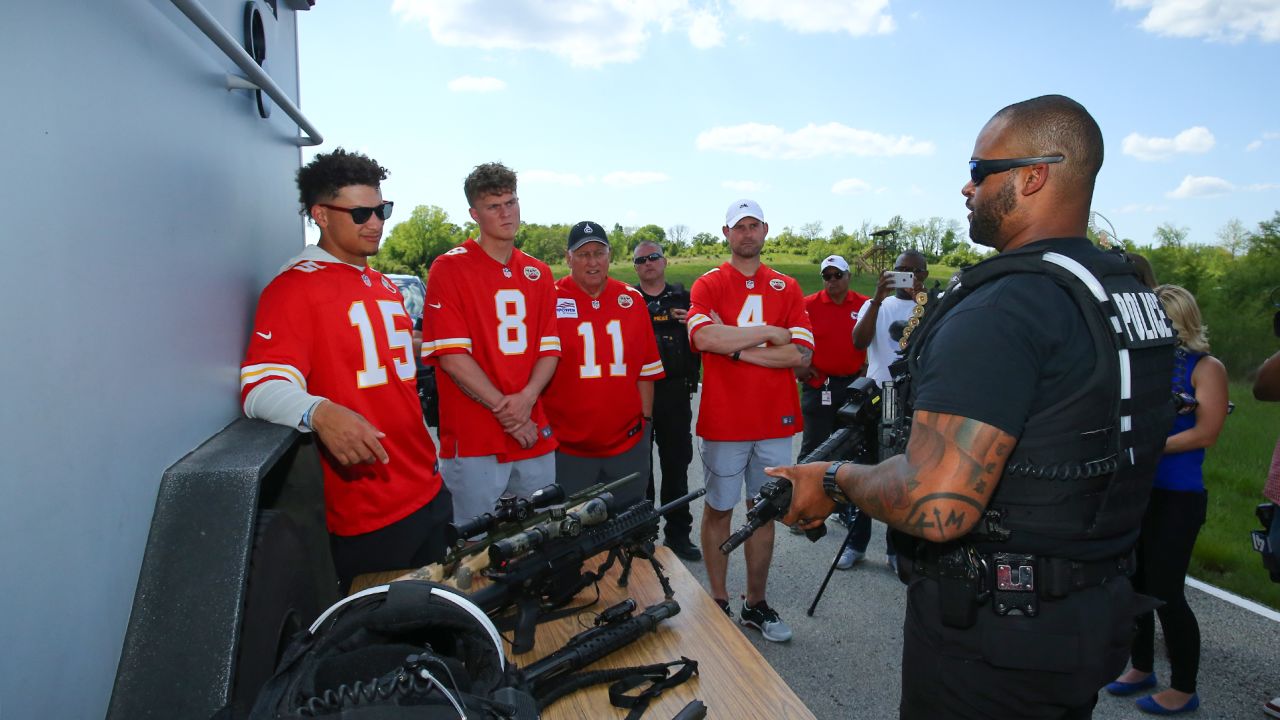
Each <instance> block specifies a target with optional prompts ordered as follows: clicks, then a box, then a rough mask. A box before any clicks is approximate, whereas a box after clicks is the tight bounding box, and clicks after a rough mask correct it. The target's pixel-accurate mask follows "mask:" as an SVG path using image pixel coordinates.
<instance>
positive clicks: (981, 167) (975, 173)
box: [969, 155, 1063, 187]
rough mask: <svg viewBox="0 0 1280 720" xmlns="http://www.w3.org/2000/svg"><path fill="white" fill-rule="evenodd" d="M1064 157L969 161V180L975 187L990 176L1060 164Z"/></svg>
mask: <svg viewBox="0 0 1280 720" xmlns="http://www.w3.org/2000/svg"><path fill="white" fill-rule="evenodd" d="M1062 160H1063V157H1062V156H1061V155H1046V156H1042V157H1024V158H1008V159H1005V160H970V161H969V179H971V180H973V184H974V186H975V187H976V186H978V185H981V184H982V181H983V180H985V179H986V177H987V176H988V175H994V174H996V173H1002V172H1008V171H1010V170H1012V169H1014V168H1020V167H1027V166H1028V165H1039V164H1040V163H1060V162H1062Z"/></svg>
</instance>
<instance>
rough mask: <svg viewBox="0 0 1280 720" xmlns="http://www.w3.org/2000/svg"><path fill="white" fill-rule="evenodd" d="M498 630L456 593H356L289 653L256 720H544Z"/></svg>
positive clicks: (410, 584)
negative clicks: (523, 687) (523, 686)
mask: <svg viewBox="0 0 1280 720" xmlns="http://www.w3.org/2000/svg"><path fill="white" fill-rule="evenodd" d="M517 682H518V674H517V672H516V670H515V668H514V667H512V666H511V665H510V664H509V663H508V662H507V659H506V657H505V656H504V655H503V652H502V640H501V638H500V636H499V635H498V630H497V628H495V627H494V625H493V623H492V622H491V621H490V620H489V618H488V617H487V616H486V615H485V614H484V612H483V611H482V610H480V608H479V607H477V606H476V605H475V604H474V603H472V602H471V601H470V600H468V599H467V598H466V596H464V595H462V594H460V593H458V592H457V591H456V590H454V589H452V588H449V587H445V586H443V585H438V584H436V583H430V582H423V581H401V582H394V583H390V584H388V585H382V586H379V587H375V588H370V589H368V590H365V591H362V592H359V593H356V594H355V595H352V596H351V597H349V598H346V599H344V600H342V601H340V602H338V603H336V604H335V605H333V606H332V607H330V608H329V609H328V610H326V611H325V612H323V613H321V615H320V617H319V618H318V619H317V620H316V621H315V623H314V624H312V626H311V628H310V629H309V630H307V631H306V632H304V633H300V634H299V635H298V636H297V637H296V638H295V639H294V640H293V641H292V642H291V644H290V646H289V648H288V649H287V650H286V651H285V654H284V657H283V658H282V660H281V661H280V665H279V666H278V667H277V669H276V673H275V675H274V676H272V678H271V679H270V680H269V681H268V682H267V684H266V685H265V686H264V687H263V689H262V692H261V694H260V695H259V696H258V700H257V702H256V703H255V705H254V708H253V712H252V714H251V715H250V718H251V720H277V719H281V720H286V719H287V720H292V719H294V718H342V719H343V720H383V719H386V720H392V719H394V718H410V717H412V718H458V717H463V716H464V715H465V717H468V718H489V719H492V718H514V719H517V720H525V719H532V718H537V717H538V712H537V709H536V707H537V706H536V703H535V702H534V701H533V699H532V698H531V697H530V696H529V695H528V694H527V693H524V692H523V691H521V690H520V689H519V688H518V687H517Z"/></svg>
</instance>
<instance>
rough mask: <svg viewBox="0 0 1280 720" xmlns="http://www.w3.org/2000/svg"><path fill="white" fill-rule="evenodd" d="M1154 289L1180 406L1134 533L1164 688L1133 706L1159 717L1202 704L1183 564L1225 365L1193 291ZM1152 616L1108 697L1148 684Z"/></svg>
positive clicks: (1201, 499)
mask: <svg viewBox="0 0 1280 720" xmlns="http://www.w3.org/2000/svg"><path fill="white" fill-rule="evenodd" d="M1156 295H1157V296H1159V298H1160V302H1161V303H1162V304H1163V305H1164V310H1165V313H1167V314H1168V316H1169V319H1170V320H1171V321H1172V322H1173V329H1174V330H1175V331H1177V333H1178V349H1177V360H1176V362H1175V363H1174V369H1173V392H1174V394H1175V395H1176V396H1178V397H1179V399H1180V401H1179V404H1180V406H1181V407H1180V409H1179V410H1178V415H1177V417H1176V419H1175V420H1174V423H1173V428H1172V429H1171V430H1170V431H1169V438H1168V439H1167V440H1166V441H1165V445H1164V456H1163V457H1162V458H1161V460H1160V465H1159V467H1158V469H1157V470H1156V480H1155V486H1154V488H1153V489H1152V491H1151V500H1150V502H1149V503H1148V505H1147V513H1146V515H1145V516H1144V517H1143V520H1142V533H1141V534H1140V535H1139V537H1138V545H1137V555H1138V569H1137V572H1136V573H1135V574H1134V576H1133V585H1134V588H1135V589H1137V591H1138V592H1140V593H1144V594H1146V595H1151V596H1153V597H1155V598H1157V599H1159V600H1163V601H1164V605H1163V606H1161V607H1160V608H1159V609H1158V610H1157V611H1156V614H1158V615H1159V616H1160V627H1161V629H1162V630H1163V631H1164V638H1165V645H1166V646H1167V648H1168V651H1169V670H1170V674H1171V675H1172V677H1170V679H1169V687H1168V688H1166V689H1164V690H1161V691H1160V692H1157V693H1153V694H1151V695H1147V696H1145V697H1142V698H1139V699H1138V701H1137V705H1138V709H1139V710H1142V711H1143V712H1147V713H1154V714H1158V715H1173V714H1178V713H1183V712H1190V711H1192V710H1195V709H1196V708H1197V707H1199V706H1200V696H1199V695H1197V694H1196V676H1197V675H1198V674H1199V669H1200V625H1199V624H1198V623H1197V622H1196V616H1195V614H1194V613H1192V612H1191V607H1190V606H1189V605H1187V599H1186V596H1185V595H1184V594H1183V591H1184V588H1183V585H1184V582H1185V580H1186V575H1187V566H1188V565H1189V564H1190V563H1191V551H1192V549H1193V548H1194V547H1195V544H1196V536H1197V535H1198V534H1199V533H1200V526H1201V525H1203V524H1204V518H1205V508H1206V506H1207V504H1208V494H1207V493H1206V492H1205V487H1204V473H1203V472H1202V468H1201V466H1202V465H1203V464H1204V451H1205V448H1208V447H1211V446H1212V445H1213V444H1214V443H1215V442H1216V441H1217V440H1218V433H1219V432H1221V431H1222V424H1223V421H1225V420H1226V418H1227V370H1226V368H1225V367H1224V366H1223V365H1222V362H1221V361H1220V360H1218V359H1217V358H1215V357H1213V356H1212V355H1210V354H1209V341H1208V336H1207V332H1206V331H1207V328H1205V327H1204V324H1203V322H1202V321H1201V319H1200V308H1199V307H1198V306H1197V305H1196V299H1195V297H1194V296H1193V295H1192V294H1191V293H1189V292H1187V291H1186V290H1185V289H1183V288H1180V287H1178V286H1177V285H1161V286H1160V287H1158V288H1156ZM1154 646H1155V618H1154V617H1153V614H1152V613H1146V614H1145V615H1141V616H1139V617H1138V633H1137V635H1136V636H1135V637H1134V640H1133V649H1132V654H1131V660H1132V665H1133V666H1132V667H1131V668H1130V669H1129V670H1128V671H1126V672H1125V673H1124V674H1123V675H1121V676H1120V677H1119V678H1117V679H1116V681H1115V682H1113V683H1111V684H1110V685H1108V686H1107V692H1109V693H1111V694H1112V695H1131V694H1133V693H1136V692H1138V691H1140V690H1146V689H1149V688H1154V687H1155V686H1156V684H1157V680H1156V676H1155V674H1154V673H1153V669H1154V660H1155V658H1154V655H1155V650H1154Z"/></svg>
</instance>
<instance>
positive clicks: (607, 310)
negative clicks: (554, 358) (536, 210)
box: [542, 277, 664, 457]
mask: <svg viewBox="0 0 1280 720" xmlns="http://www.w3.org/2000/svg"><path fill="white" fill-rule="evenodd" d="M556 295H557V298H556V323H557V325H558V327H559V330H560V346H561V349H562V354H561V355H560V364H559V365H557V366H556V376H555V378H553V379H552V380H551V384H549V385H548V386H547V390H546V392H545V393H543V396H542V400H543V402H544V403H546V407H547V416H548V417H549V418H550V419H551V427H552V428H554V429H555V433H556V438H557V439H558V440H559V441H560V450H561V452H566V453H569V454H570V455H580V456H585V457H610V456H613V455H618V454H620V453H624V452H626V451H627V450H630V449H631V448H632V447H635V444H636V443H637V442H639V441H640V433H641V425H642V418H643V413H642V412H641V407H640V391H639V390H637V389H636V382H637V381H640V380H658V379H660V378H662V377H664V374H663V370H662V360H661V358H659V357H658V341H657V340H656V339H655V338H654V334H653V323H652V322H651V321H650V320H649V310H648V307H646V305H645V302H644V298H643V297H641V295H640V293H639V292H638V291H637V290H635V289H634V288H632V287H629V286H627V285H625V284H623V283H621V282H618V281H617V280H614V279H613V278H609V279H608V280H607V281H606V282H605V286H604V289H603V290H602V291H601V292H600V297H598V298H595V299H592V298H591V296H590V295H588V294H586V293H585V292H583V290H582V288H581V287H579V286H578V284H577V283H576V282H574V281H573V278H571V277H566V278H561V279H560V280H559V281H558V282H557V283H556Z"/></svg>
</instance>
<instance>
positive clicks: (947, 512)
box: [841, 411, 1016, 541]
mask: <svg viewBox="0 0 1280 720" xmlns="http://www.w3.org/2000/svg"><path fill="white" fill-rule="evenodd" d="M1015 442H1016V440H1015V438H1014V437H1013V436H1011V435H1009V434H1008V433H1006V432H1004V431H1002V430H1000V429H998V428H995V427H993V426H990V425H987V424H985V423H981V422H978V421H976V420H971V419H969V418H964V417H960V416H957V415H946V414H942V413H931V412H927V411H919V412H917V413H916V414H915V417H914V419H913V422H912V427H911V441H910V443H909V444H908V445H907V452H906V454H904V455H898V456H895V457H892V458H889V459H888V460H886V461H884V462H882V463H880V464H879V465H877V466H874V467H866V466H846V468H848V474H847V480H848V482H847V483H846V482H841V486H842V487H843V489H844V490H845V492H846V494H848V495H849V497H850V498H851V499H852V500H853V501H854V502H855V503H856V504H857V505H858V506H859V507H861V508H862V509H863V510H865V511H866V512H867V513H868V514H869V515H871V516H872V517H875V518H878V519H880V520H883V521H884V522H886V523H888V524H889V525H891V526H893V527H895V528H897V529H899V530H903V531H905V532H908V533H910V534H912V535H916V536H919V537H924V538H927V539H929V540H934V541H946V540H950V539H953V538H956V537H959V536H961V535H964V534H965V533H967V532H969V530H970V529H972V527H973V525H974V523H976V522H977V520H978V518H979V517H980V516H981V515H982V511H983V510H984V509H985V508H986V506H987V503H988V502H989V501H990V500H991V494H992V493H993V492H995V487H996V484H997V483H998V481H999V479H1000V473H1001V472H1003V470H1004V464H1005V460H1006V459H1007V458H1008V456H1009V452H1010V451H1011V450H1012V449H1013V445H1014V443H1015ZM842 470H843V469H842ZM841 479H842V480H845V479H846V474H845V473H844V472H842V473H841Z"/></svg>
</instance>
